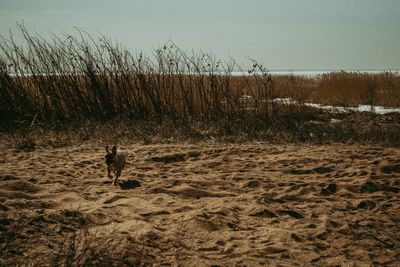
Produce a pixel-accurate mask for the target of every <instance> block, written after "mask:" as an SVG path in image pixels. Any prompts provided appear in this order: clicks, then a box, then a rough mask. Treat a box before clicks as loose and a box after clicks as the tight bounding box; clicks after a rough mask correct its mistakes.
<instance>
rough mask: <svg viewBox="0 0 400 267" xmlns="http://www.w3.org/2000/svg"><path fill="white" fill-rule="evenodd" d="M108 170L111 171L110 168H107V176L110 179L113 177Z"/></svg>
mask: <svg viewBox="0 0 400 267" xmlns="http://www.w3.org/2000/svg"><path fill="white" fill-rule="evenodd" d="M110 172H111V169H109V168H107V176H108V178H110V179H112V178H113V177H112V175H111V174H110Z"/></svg>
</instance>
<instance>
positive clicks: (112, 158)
mask: <svg viewBox="0 0 400 267" xmlns="http://www.w3.org/2000/svg"><path fill="white" fill-rule="evenodd" d="M116 155H117V147H116V146H113V147H112V149H111V152H110V150H108V146H106V155H105V156H104V160H105V162H106V164H107V166H111V165H112V164H113V163H114V161H115V156H116Z"/></svg>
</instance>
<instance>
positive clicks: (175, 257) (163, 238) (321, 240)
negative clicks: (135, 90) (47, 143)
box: [0, 142, 400, 266]
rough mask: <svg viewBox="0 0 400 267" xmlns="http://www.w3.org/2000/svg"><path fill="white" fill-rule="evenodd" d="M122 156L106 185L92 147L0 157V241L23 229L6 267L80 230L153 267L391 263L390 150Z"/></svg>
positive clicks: (396, 154)
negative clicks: (137, 250) (118, 171)
mask: <svg viewBox="0 0 400 267" xmlns="http://www.w3.org/2000/svg"><path fill="white" fill-rule="evenodd" d="M121 149H122V150H123V151H124V153H125V155H126V157H127V162H128V164H127V166H126V168H125V170H124V171H123V173H122V176H121V178H120V183H119V185H118V186H112V185H111V179H109V178H107V174H106V169H105V164H104V159H103V157H104V148H103V147H102V146H101V145H96V144H83V145H81V146H69V147H64V148H58V149H45V148H37V149H36V150H34V151H30V152H26V151H16V150H14V149H9V148H3V149H2V150H1V152H0V230H1V231H2V232H1V233H2V234H4V233H6V232H7V231H8V232H10V231H11V230H12V229H10V227H15V225H16V224H18V223H20V224H22V225H23V226H21V229H19V230H18V231H19V233H20V236H17V237H15V238H14V239H13V240H11V241H10V242H11V243H12V244H13V247H14V248H15V249H14V250H15V251H11V252H10V251H9V252H8V254H7V255H4V256H3V259H2V261H3V264H5V263H7V261H6V260H8V259H11V258H13V257H17V258H20V259H24V257H26V259H28V257H29V255H39V254H40V253H42V254H43V253H44V254H46V253H49V255H50V254H51V253H54V251H56V248H57V240H60V239H61V238H62V237H65V236H68V235H70V234H71V233H73V232H76V231H80V230H81V229H89V231H91V232H92V233H95V234H96V235H98V236H107V235H109V234H110V233H112V235H113V238H115V239H121V240H122V239H124V238H125V239H128V240H129V239H133V240H135V242H137V244H142V245H143V247H144V251H145V253H148V254H149V255H151V257H150V259H151V261H153V262H154V263H155V266H160V265H165V266H168V265H173V266H176V265H178V266H235V265H239V266H263V265H269V266H310V265H312V266H371V265H388V266H398V265H397V264H399V262H400V224H399V219H400V209H399V207H400V200H399V190H400V150H399V149H397V148H385V147H379V146H362V145H344V144H333V145H272V144H264V143H256V142H251V143H246V144H223V143H206V142H205V143H198V144H182V143H181V144H151V145H143V144H132V145H125V146H121ZM12 214H14V215H13V216H14V217H12V216H11V215H12ZM15 214H19V215H18V216H20V217H15V216H16V215H15ZM18 218H20V220H21V221H20V222H18ZM22 221H23V222H22ZM14 230H15V229H14ZM15 231H16V230H15ZM4 246H5V244H1V247H0V249H4ZM6 256H7V257H6ZM1 263H2V262H0V265H1Z"/></svg>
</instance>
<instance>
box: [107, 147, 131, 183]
mask: <svg viewBox="0 0 400 267" xmlns="http://www.w3.org/2000/svg"><path fill="white" fill-rule="evenodd" d="M104 159H105V161H106V164H107V175H108V178H113V176H112V175H111V174H110V172H111V171H112V172H113V173H114V176H115V177H114V180H113V185H116V184H117V182H118V178H119V177H120V176H121V172H122V169H123V168H124V167H125V164H126V161H125V156H124V154H123V153H122V152H118V153H117V147H116V146H113V147H112V149H111V152H110V151H109V150H108V146H106V155H105V156H104Z"/></svg>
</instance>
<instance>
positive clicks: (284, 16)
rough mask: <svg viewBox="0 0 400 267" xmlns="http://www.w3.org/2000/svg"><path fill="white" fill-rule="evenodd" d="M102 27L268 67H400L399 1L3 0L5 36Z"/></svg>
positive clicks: (131, 45)
mask: <svg viewBox="0 0 400 267" xmlns="http://www.w3.org/2000/svg"><path fill="white" fill-rule="evenodd" d="M16 22H23V23H24V24H25V26H26V27H27V28H28V29H30V30H32V31H35V32H38V33H40V34H41V35H46V34H49V33H56V34H61V33H62V32H68V33H73V32H74V29H73V27H78V28H81V29H84V30H86V31H88V32H96V31H98V32H101V33H102V34H104V35H106V36H107V37H109V38H111V39H113V40H117V41H118V42H120V43H122V44H123V45H124V46H125V47H127V48H128V49H129V50H131V51H132V52H137V51H144V52H147V53H151V52H152V50H154V48H155V47H158V46H159V45H162V44H163V43H164V42H166V41H168V40H172V41H173V42H175V43H176V44H177V45H178V46H179V47H181V48H182V49H184V50H188V51H190V50H192V49H194V50H200V49H201V50H202V51H211V52H212V53H213V54H214V55H216V56H217V57H219V58H223V59H225V58H228V56H229V55H231V56H232V57H233V58H235V59H236V60H237V61H238V62H242V63H247V62H248V60H247V58H254V59H256V60H258V61H259V62H262V63H264V64H265V65H266V66H267V67H268V68H269V69H271V70H277V69H284V70H304V69H308V70H310V69H323V70H329V69H330V70H332V69H358V70H366V69H379V70H389V69H397V70H399V69H400V1H399V0H334V1H333V0H247V1H246V0H201V1H197V0H79V1H78V0H68V1H60V0H0V35H2V36H8V32H9V30H11V31H13V32H15V33H16Z"/></svg>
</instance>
